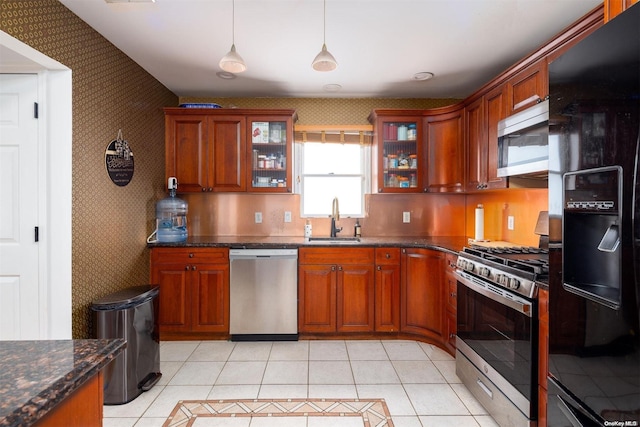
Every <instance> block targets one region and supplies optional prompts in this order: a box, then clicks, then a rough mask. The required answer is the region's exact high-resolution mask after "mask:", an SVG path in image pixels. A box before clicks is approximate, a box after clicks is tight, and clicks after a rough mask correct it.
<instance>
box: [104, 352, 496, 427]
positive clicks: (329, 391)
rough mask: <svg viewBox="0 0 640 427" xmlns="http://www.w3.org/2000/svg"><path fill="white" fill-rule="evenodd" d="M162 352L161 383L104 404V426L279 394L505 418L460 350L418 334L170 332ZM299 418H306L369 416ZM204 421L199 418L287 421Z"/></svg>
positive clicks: (307, 422)
mask: <svg viewBox="0 0 640 427" xmlns="http://www.w3.org/2000/svg"><path fill="white" fill-rule="evenodd" d="M160 360H161V362H160V369H161V371H162V378H161V380H160V381H159V383H158V384H156V386H154V387H153V388H152V389H151V390H149V391H148V392H146V393H143V394H142V395H140V396H139V397H137V398H136V399H135V400H133V401H132V402H130V403H128V404H125V405H113V406H111V405H110V406H105V407H104V422H103V426H104V427H132V426H135V427H160V426H162V424H163V423H164V421H165V420H166V419H167V417H168V416H169V414H170V413H171V411H172V410H173V408H174V407H175V405H176V404H177V403H178V401H179V400H196V399H273V398H328V399H341V398H342V399H346V398H362V399H364V398H383V399H385V401H386V403H387V406H388V408H389V412H390V413H391V416H392V420H393V423H394V425H395V426H396V427H418V426H437V427H440V426H457V427H466V426H475V427H478V426H480V427H489V426H493V427H495V426H497V424H496V423H495V421H494V420H493V418H491V416H489V415H488V414H487V413H486V411H485V410H484V409H483V408H482V406H481V405H480V404H479V403H478V401H477V400H476V399H475V398H474V397H473V396H472V395H471V393H469V391H468V390H467V388H466V387H465V386H464V385H463V384H461V383H460V379H459V378H458V377H457V376H456V374H455V360H454V359H453V357H451V356H450V355H449V354H447V353H446V352H444V351H442V350H440V349H439V348H437V347H435V346H433V345H430V344H425V343H421V342H416V341H395V340H392V341H378V340H370V341H369V340H367V341H359V340H358V341H350V340H346V341H341V340H336V341H296V342H237V343H236V342H229V341H163V342H161V343H160ZM291 418H298V419H296V420H295V425H296V426H300V425H301V426H304V427H326V426H333V427H335V426H338V425H339V426H345V427H347V426H348V427H352V426H353V427H360V426H361V425H362V421H361V420H359V419H358V420H359V421H357V422H356V421H354V419H350V420H336V419H331V418H330V417H327V419H322V417H315V418H311V417H310V418H308V419H306V418H302V419H299V417H291ZM204 421H205V419H201V420H197V421H196V422H195V423H194V426H203V427H204V426H205V425H206V426H242V427H257V426H266V425H267V424H264V423H265V422H267V423H268V422H272V423H274V424H273V425H274V426H275V425H277V426H282V427H284V426H286V425H288V423H285V420H284V419H283V418H279V419H277V420H276V419H274V420H271V421H269V420H267V419H265V418H263V419H258V418H256V419H253V420H252V419H247V418H245V419H231V418H224V419H222V418H219V419H214V420H211V419H210V420H207V423H206V424H205V423H204ZM290 421H291V422H292V423H293V422H294V420H293V419H292V420H290ZM339 421H341V422H344V424H341V423H339ZM199 422H203V423H199ZM269 425H270V424H269ZM292 425H294V424H292Z"/></svg>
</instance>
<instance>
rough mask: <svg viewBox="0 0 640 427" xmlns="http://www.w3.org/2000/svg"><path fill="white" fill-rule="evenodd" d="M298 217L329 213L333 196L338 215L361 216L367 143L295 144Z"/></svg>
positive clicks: (365, 178) (324, 215) (326, 214)
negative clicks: (299, 211) (299, 210)
mask: <svg viewBox="0 0 640 427" xmlns="http://www.w3.org/2000/svg"><path fill="white" fill-rule="evenodd" d="M299 148H300V150H299V151H300V152H301V156H300V161H299V162H298V163H299V164H300V166H301V168H300V173H299V176H300V188H299V192H300V194H301V197H300V200H301V204H302V208H301V213H302V216H305V217H309V216H321V217H327V216H329V215H331V207H332V205H333V198H334V197H337V198H338V201H339V205H340V215H342V216H345V217H347V216H351V217H363V216H364V192H365V188H366V186H367V185H368V179H367V175H368V174H367V173H366V172H367V171H368V170H369V168H368V167H367V165H368V164H369V162H368V161H367V158H368V157H369V151H370V149H369V146H368V145H360V144H344V143H333V142H325V143H321V142H306V143H304V144H299Z"/></svg>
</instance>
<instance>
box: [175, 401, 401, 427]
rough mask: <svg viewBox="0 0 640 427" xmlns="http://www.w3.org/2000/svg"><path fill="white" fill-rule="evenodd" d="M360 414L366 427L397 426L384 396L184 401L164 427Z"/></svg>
mask: <svg viewBox="0 0 640 427" xmlns="http://www.w3.org/2000/svg"><path fill="white" fill-rule="evenodd" d="M296 416H297V417H327V416H330V417H360V418H361V419H362V425H363V426H364V427H374V426H375V427H393V421H391V416H390V415H389V409H388V408H387V404H386V403H385V401H384V399H248V400H181V401H179V402H178V404H177V405H176V407H175V408H174V409H173V411H171V415H170V416H169V418H167V420H166V421H165V423H164V424H163V427H183V426H191V425H193V423H194V422H195V420H196V419H197V418H205V417H296Z"/></svg>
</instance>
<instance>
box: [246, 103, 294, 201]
mask: <svg viewBox="0 0 640 427" xmlns="http://www.w3.org/2000/svg"><path fill="white" fill-rule="evenodd" d="M247 123H248V125H249V126H250V128H249V141H250V147H251V149H250V150H249V156H250V157H249V159H248V161H247V164H248V165H249V167H248V168H247V169H248V171H249V179H248V187H249V191H253V192H275V193H291V192H292V191H293V182H292V178H291V176H292V172H291V165H292V162H291V160H292V154H293V153H292V144H293V120H292V117H291V116H252V117H249V119H248V120H247Z"/></svg>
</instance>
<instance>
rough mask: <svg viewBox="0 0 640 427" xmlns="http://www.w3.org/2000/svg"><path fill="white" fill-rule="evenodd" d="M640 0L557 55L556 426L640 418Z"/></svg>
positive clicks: (552, 320)
mask: <svg viewBox="0 0 640 427" xmlns="http://www.w3.org/2000/svg"><path fill="white" fill-rule="evenodd" d="M639 106H640V4H636V5H634V6H632V7H630V8H629V9H628V10H627V11H625V12H623V13H622V14H620V15H618V16H617V17H616V18H614V19H612V20H611V21H610V22H608V23H607V24H605V25H603V26H602V27H601V28H599V29H598V30H596V31H595V32H594V33H592V34H591V35H589V36H588V37H586V38H585V39H583V40H582V41H580V42H579V43H578V44H576V45H575V46H573V47H572V48H571V49H570V50H568V51H567V52H566V53H564V54H563V55H562V56H560V57H559V58H557V59H556V60H554V61H553V62H552V63H550V64H549V109H550V111H549V248H550V250H549V377H548V380H549V381H548V388H549V392H548V396H547V400H548V402H547V414H548V425H549V426H553V427H556V426H638V425H640V341H639V340H640V328H639V323H640V319H639V315H638V312H639V309H638V307H639V301H640V296H639V294H640V290H639V285H638V275H639V274H640V268H639V266H640V262H639V260H640V254H639V251H640V247H639V246H638V244H639V242H640V222H638V221H640V219H639V217H640V209H639V208H638V200H637V198H638V197H639V196H640V191H639V189H640V182H639V181H640V176H639V172H638V145H639V141H638V135H639V133H640V120H639V117H640V112H639V109H640V108H639Z"/></svg>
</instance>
